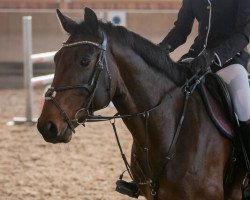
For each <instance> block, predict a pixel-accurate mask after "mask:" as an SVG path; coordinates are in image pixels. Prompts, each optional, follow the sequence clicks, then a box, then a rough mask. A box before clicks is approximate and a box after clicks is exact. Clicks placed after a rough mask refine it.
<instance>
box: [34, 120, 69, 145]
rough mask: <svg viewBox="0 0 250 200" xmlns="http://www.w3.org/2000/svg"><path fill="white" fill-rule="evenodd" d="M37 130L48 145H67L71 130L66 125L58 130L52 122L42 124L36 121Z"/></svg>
mask: <svg viewBox="0 0 250 200" xmlns="http://www.w3.org/2000/svg"><path fill="white" fill-rule="evenodd" d="M37 129H38V131H39V132H40V133H41V135H42V136H43V138H44V140H45V141H46V142H49V143H53V144H55V143H68V142H69V141H70V140H71V138H72V130H71V128H70V127H69V126H68V125H65V126H64V127H63V128H61V129H60V128H58V126H57V125H56V124H55V123H53V122H52V121H45V122H44V121H42V120H40V119H38V123H37Z"/></svg>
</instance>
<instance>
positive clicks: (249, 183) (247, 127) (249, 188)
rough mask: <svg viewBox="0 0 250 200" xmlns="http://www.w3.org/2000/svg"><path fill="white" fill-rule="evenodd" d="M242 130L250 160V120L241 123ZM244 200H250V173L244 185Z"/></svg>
mask: <svg viewBox="0 0 250 200" xmlns="http://www.w3.org/2000/svg"><path fill="white" fill-rule="evenodd" d="M240 129H241V136H242V140H243V143H244V146H245V149H246V153H247V157H248V159H250V120H248V121H246V122H240ZM242 200H250V172H247V174H246V176H245V179H244V181H243V184H242Z"/></svg>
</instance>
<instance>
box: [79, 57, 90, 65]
mask: <svg viewBox="0 0 250 200" xmlns="http://www.w3.org/2000/svg"><path fill="white" fill-rule="evenodd" d="M89 63H90V59H88V58H83V59H82V60H81V61H80V65H81V66H83V67H86V66H88V65H89Z"/></svg>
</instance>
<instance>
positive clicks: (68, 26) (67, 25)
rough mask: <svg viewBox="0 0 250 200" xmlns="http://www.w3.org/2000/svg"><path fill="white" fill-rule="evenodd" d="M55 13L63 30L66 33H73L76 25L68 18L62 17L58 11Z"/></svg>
mask: <svg viewBox="0 0 250 200" xmlns="http://www.w3.org/2000/svg"><path fill="white" fill-rule="evenodd" d="M56 12H57V16H58V18H59V21H60V22H61V25H62V27H63V29H64V30H65V31H66V32H67V33H69V34H72V33H73V32H74V31H75V29H76V27H77V25H78V24H77V23H76V22H75V21H73V20H72V19H70V18H69V17H67V16H65V15H63V14H62V13H61V11H60V10H59V9H56Z"/></svg>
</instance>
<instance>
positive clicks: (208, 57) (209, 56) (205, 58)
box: [190, 50, 215, 73]
mask: <svg viewBox="0 0 250 200" xmlns="http://www.w3.org/2000/svg"><path fill="white" fill-rule="evenodd" d="M214 60H215V55H214V54H213V53H212V52H211V51H209V50H204V51H203V52H202V54H200V55H199V56H198V57H196V58H195V59H194V60H193V61H192V62H191V63H190V68H191V70H192V72H193V73H197V72H198V71H200V70H201V72H206V71H207V70H208V69H209V68H210V66H211V64H212V63H213V62H214Z"/></svg>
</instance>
